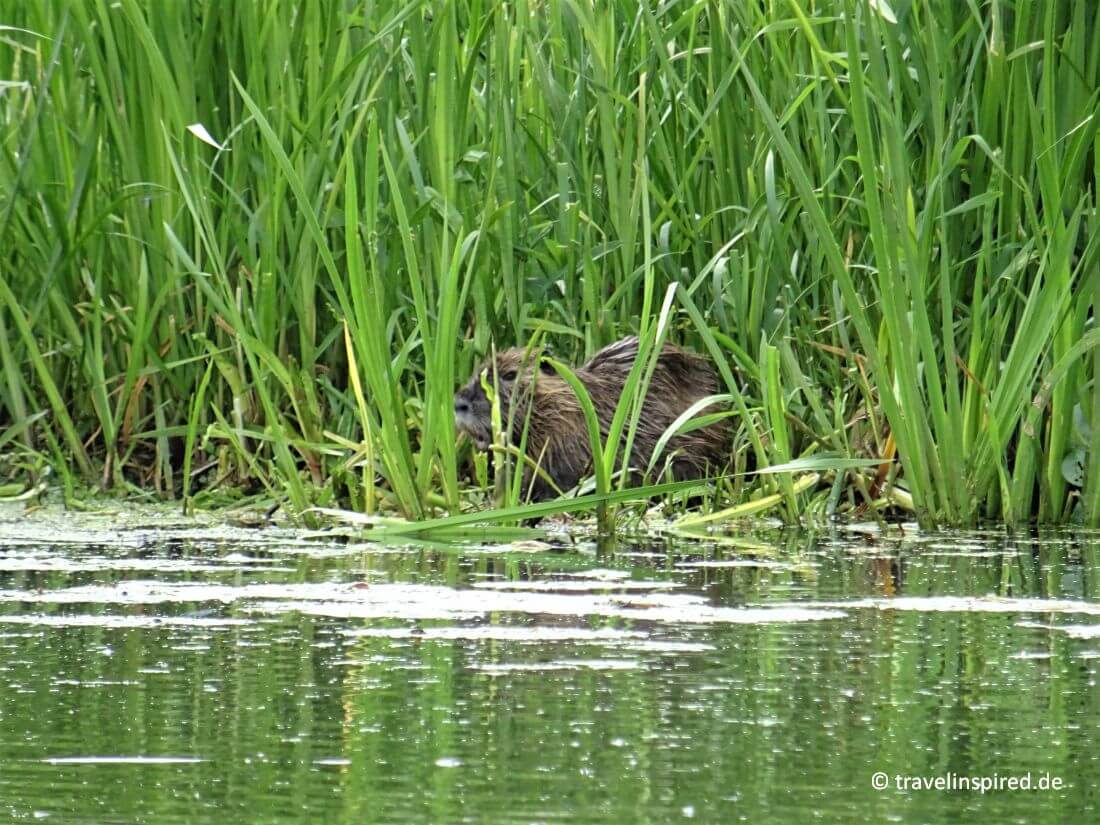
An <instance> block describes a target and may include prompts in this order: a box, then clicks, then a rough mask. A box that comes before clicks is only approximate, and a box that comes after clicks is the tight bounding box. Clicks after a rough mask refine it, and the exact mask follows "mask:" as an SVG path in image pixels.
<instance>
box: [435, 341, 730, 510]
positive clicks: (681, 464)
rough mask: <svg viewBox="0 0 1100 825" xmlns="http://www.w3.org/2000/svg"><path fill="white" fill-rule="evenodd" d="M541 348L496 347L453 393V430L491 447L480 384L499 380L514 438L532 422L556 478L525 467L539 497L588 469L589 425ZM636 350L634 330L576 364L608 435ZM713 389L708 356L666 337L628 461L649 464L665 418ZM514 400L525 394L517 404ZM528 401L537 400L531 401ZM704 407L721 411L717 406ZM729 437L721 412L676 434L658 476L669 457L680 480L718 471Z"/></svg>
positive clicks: (641, 466) (532, 446)
mask: <svg viewBox="0 0 1100 825" xmlns="http://www.w3.org/2000/svg"><path fill="white" fill-rule="evenodd" d="M541 355H542V354H541V353H540V352H538V351H529V350H524V349H509V350H505V351H503V352H499V353H497V356H496V359H495V360H494V359H491V358H490V359H489V360H487V361H486V362H485V363H484V364H482V365H481V366H480V367H478V369H477V370H476V371H475V372H474V374H473V377H471V378H470V380H469V381H468V382H467V384H466V385H465V386H464V387H462V388H461V389H459V390H458V392H456V393H455V426H456V429H457V430H458V431H460V432H465V433H466V434H467V435H469V436H470V438H471V439H472V440H473V442H474V444H475V446H476V447H477V448H478V449H479V450H487V449H488V447H489V444H490V443H491V442H492V440H493V438H492V427H491V423H490V422H491V407H490V404H489V400H488V399H487V398H486V395H485V390H484V389H483V388H482V385H481V380H482V379H481V377H482V375H485V378H486V381H487V382H488V383H489V384H490V385H493V386H495V389H496V394H497V395H498V397H499V398H500V409H501V418H502V421H503V422H504V426H505V428H506V429H507V428H508V421H509V420H511V430H510V433H511V436H510V442H511V443H512V444H515V445H517V446H518V445H519V444H520V442H521V437H522V434H523V431H524V426H525V425H526V427H527V455H528V456H530V457H531V459H532V460H533V461H536V462H538V463H539V466H540V467H541V468H542V469H543V470H545V472H546V473H547V475H549V476H550V478H552V479H553V481H554V484H553V485H551V484H549V483H547V481H546V480H545V479H544V478H543V477H542V475H541V474H539V475H538V476H537V477H536V478H535V479H534V481H533V483H532V482H531V473H530V472H525V482H524V493H525V494H526V493H527V490H528V489H530V498H531V500H534V501H539V500H542V499H547V498H552V497H554V496H555V495H557V491H558V490H561V491H565V490H569V489H570V488H572V487H575V486H576V485H577V482H579V481H580V480H581V479H582V478H583V477H584V476H585V475H587V474H588V473H590V472H591V468H592V453H591V449H590V446H589V440H588V428H587V425H586V424H585V420H584V414H583V412H582V411H581V406H580V404H579V402H578V401H577V397H576V394H575V393H574V392H573V389H572V387H570V386H569V384H567V383H566V382H565V381H564V380H563V379H562V378H561V377H560V376H559V375H558V374H557V372H556V371H555V370H554V368H553V367H552V366H550V364H548V363H546V362H545V361H544V360H543V359H542V357H541ZM637 357H638V339H637V338H636V337H631V338H624V339H623V340H621V341H617V342H616V343H614V344H611V345H610V346H607V347H604V348H603V349H602V350H600V351H599V352H597V353H596V354H595V355H594V356H592V359H591V360H590V361H589V362H588V363H587V364H585V365H584V366H583V367H580V368H579V369H577V370H576V375H577V378H578V379H580V382H581V383H582V384H583V385H584V387H585V389H587V390H588V393H589V395H590V396H591V398H592V402H593V405H594V406H595V408H596V414H597V417H598V419H599V422H600V435H601V437H602V438H606V437H607V432H608V430H609V429H610V425H611V420H612V418H613V417H614V415H615V407H616V405H617V404H618V403H619V396H620V395H621V394H622V391H623V385H624V384H625V383H626V379H627V375H628V374H629V373H630V369H631V367H632V366H633V365H634V361H635V359H636V358H637ZM532 379H534V380H532ZM532 388H533V390H534V392H533V394H532V393H531V392H530V390H531V389H532ZM717 392H719V387H718V379H717V377H716V376H715V374H714V370H713V369H712V367H711V365H710V363H709V362H708V361H707V360H706V359H705V358H703V357H702V356H700V355H697V354H695V353H693V352H688V351H687V350H684V349H680V348H679V347H676V346H673V345H672V344H665V346H664V349H663V350H662V351H661V355H660V356H659V357H658V359H657V365H656V367H655V368H654V371H653V377H652V378H651V379H650V382H649V388H648V391H647V393H646V397H645V402H644V404H643V406H642V413H641V416H640V417H639V419H638V427H637V430H636V431H635V434H634V443H633V447H632V450H631V459H630V466H631V468H633V469H634V470H640V471H645V470H646V468H647V467H648V466H649V462H650V458H651V457H652V455H653V451H654V448H655V447H656V445H657V442H658V441H659V440H660V438H661V436H662V435H663V434H664V432H665V430H666V429H667V428H668V426H669V425H670V424H672V422H673V421H675V420H676V418H677V417H678V416H679V415H680V414H681V413H683V412H684V411H685V410H687V408H688V407H690V406H691V405H692V404H694V403H695V402H696V401H698V400H699V399H701V398H703V397H705V396H708V395H714V394H716V393H717ZM513 400H518V401H519V402H520V403H517V404H514V405H513V403H512V402H513ZM528 400H530V401H532V402H533V403H530V404H529V403H527V401H528ZM706 412H708V413H709V412H715V410H714V408H713V407H711V408H709V409H707V410H706ZM627 431H628V425H624V427H623V436H622V437H623V441H624V442H625V440H626V434H627ZM730 436H731V432H730V426H729V423H728V421H726V420H725V419H722V420H720V421H718V422H716V423H713V424H709V425H707V426H706V427H701V428H699V429H695V430H692V431H691V432H687V433H682V434H678V435H676V436H674V437H673V438H671V439H670V440H669V442H668V443H667V444H666V445H665V448H664V450H663V451H662V453H661V455H660V456H659V457H658V460H657V462H656V464H655V466H654V475H657V474H660V473H661V471H662V470H663V469H664V468H665V465H666V462H671V465H670V468H671V471H672V476H673V477H674V478H676V479H689V478H700V477H702V476H705V475H706V474H707V473H708V471H709V472H712V473H713V472H717V471H718V470H719V469H720V468H721V467H723V466H724V465H725V464H726V463H727V462H728V461H729V457H730V441H731V438H730ZM555 486H556V488H557V489H555Z"/></svg>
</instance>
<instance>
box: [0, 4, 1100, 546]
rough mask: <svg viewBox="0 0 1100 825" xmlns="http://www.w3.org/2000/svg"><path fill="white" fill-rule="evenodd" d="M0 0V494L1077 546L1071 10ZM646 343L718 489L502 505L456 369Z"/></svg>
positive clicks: (1074, 7) (1093, 55)
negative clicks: (715, 427) (534, 345)
mask: <svg viewBox="0 0 1100 825" xmlns="http://www.w3.org/2000/svg"><path fill="white" fill-rule="evenodd" d="M2 6H3V15H2V16H0V134H2V139H0V491H2V492H4V493H8V494H14V493H18V492H20V491H28V490H35V489H40V488H41V486H42V485H43V484H45V483H47V482H48V483H50V484H53V483H55V479H56V483H59V484H60V485H61V486H62V487H63V488H64V490H65V491H66V496H67V498H68V499H69V500H76V499H78V498H79V496H80V495H82V494H83V493H82V491H84V490H88V489H90V488H92V487H95V488H99V489H104V490H107V491H109V492H110V493H111V494H113V495H130V494H134V495H140V496H148V497H154V498H160V499H167V500H175V501H183V502H184V503H185V506H203V507H205V506H213V505H216V504H218V503H223V504H224V503H228V502H231V501H234V500H237V501H239V500H255V501H262V502H282V503H285V506H286V507H287V508H288V509H289V510H290V511H292V512H297V513H303V512H306V511H307V510H309V509H310V508H341V509H345V510H353V511H358V512H361V513H365V514H367V515H382V516H396V517H400V518H403V519H408V520H415V521H421V520H424V521H425V523H427V524H437V525H442V526H448V525H450V526H458V525H460V524H463V523H469V522H473V521H476V520H484V519H485V518H490V519H493V520H497V521H512V522H513V523H514V522H516V521H520V520H524V519H530V518H533V517H536V516H539V515H546V514H550V513H554V512H563V511H567V510H571V511H588V512H591V511H598V513H599V516H600V519H601V522H605V523H606V520H609V519H611V518H612V517H613V512H612V511H613V510H614V509H615V508H616V507H618V506H620V505H623V504H624V503H627V502H639V501H640V502H641V506H647V505H652V504H654V503H655V502H656V503H663V504H665V505H667V506H666V507H665V512H666V514H672V515H674V516H679V517H680V518H681V520H682V523H684V524H685V525H688V526H696V527H701V526H704V525H721V524H722V523H723V522H724V521H727V520H730V519H734V518H739V517H745V516H750V515H759V514H768V515H775V516H778V517H779V518H782V519H784V520H787V521H797V520H799V519H802V518H824V517H830V516H841V517H843V516H858V517H861V518H893V517H899V516H900V517H904V518H907V519H916V520H918V521H920V522H921V523H922V524H924V525H932V524H942V525H970V524H974V523H977V522H979V521H984V520H1000V521H1005V522H1008V523H1020V522H1027V521H1040V522H1048V523H1062V522H1077V523H1084V524H1089V525H1098V524H1100V384H1098V383H1097V382H1096V380H1095V379H1096V378H1097V376H1098V375H1100V349H1098V348H1097V346H1096V345H1097V344H1098V343H1100V329H1098V328H1097V325H1096V322H1095V317H1096V314H1097V305H1098V303H1100V269H1098V265H1100V216H1098V213H1097V199H1096V198H1097V177H1098V174H1097V173H1098V170H1100V131H1098V130H1100V116H1098V112H1100V83H1098V80H1100V20H1098V19H1097V17H1098V16H1100V11H1098V9H1097V6H1096V4H1095V3H1094V2H1092V0H1064V1H1063V2H1051V3H1045V4H1034V3H1029V2H1011V0H1004V2H1000V1H999V0H993V1H992V2H973V3H969V2H968V3H962V2H954V0H912V2H891V3H887V2H886V1H885V0H822V1H821V2H809V1H808V0H788V2H779V0H744V2H737V3H704V2H701V1H700V2H684V3H670V4H664V5H657V4H651V3H641V4H637V3H624V2H608V3H589V2H557V0H547V2H541V3H522V2H521V3H516V4H507V5H505V4H495V3H480V2H474V0H455V2H413V3H405V2H401V3H388V2H380V3H367V4H364V3H361V2H350V0H306V2H291V1H290V0H270V1H269V0H263V2H261V1H260V0H241V2H237V3H233V4H225V3H219V2H202V1H201V0H191V2H178V3H164V4H155V12H154V11H151V9H152V8H153V7H152V6H150V5H149V4H143V3H140V2H138V0H119V2H113V3H107V2H87V3H84V2H78V3H71V2H65V0H42V2H35V3H17V2H6V3H3V4H2ZM632 334H637V335H639V337H640V339H641V341H642V350H643V352H644V353H647V354H648V353H651V352H657V351H659V348H660V344H661V342H662V341H665V340H667V341H674V342H676V343H678V344H681V345H683V346H687V347H689V348H691V349H694V350H695V351H697V352H700V353H704V354H707V355H708V356H709V357H710V358H711V359H712V360H713V361H714V364H715V366H716V368H717V370H718V372H719V374H720V378H721V379H722V382H723V384H724V397H723V399H722V400H723V402H724V403H725V404H726V406H727V408H728V409H729V410H731V411H732V416H731V421H732V422H733V426H734V429H735V431H736V435H735V450H734V455H733V456H732V460H731V465H730V467H729V468H728V473H727V474H726V475H725V476H724V477H722V478H721V479H719V480H716V481H714V482H712V483H708V484H706V485H702V486H700V485H698V484H689V485H686V486H685V485H680V486H671V487H670V486H668V485H664V480H663V479H661V478H652V479H649V482H650V484H651V486H650V487H647V488H641V489H627V490H623V489H620V486H621V479H622V477H623V474H621V473H618V472H617V471H618V470H620V469H621V467H620V464H621V456H619V455H618V453H617V451H616V449H614V448H615V446H616V444H611V445H610V448H606V449H602V450H596V451H594V452H596V453H598V454H599V455H600V457H601V460H599V461H597V462H596V466H595V467H594V468H593V479H592V481H591V483H590V484H589V485H588V486H587V487H584V486H583V485H582V489H581V495H580V496H579V497H578V498H576V499H572V500H570V499H565V500H558V501H550V502H542V503H539V504H536V505H523V503H522V502H521V501H520V491H519V490H518V485H514V484H512V485H507V484H501V485H500V486H501V487H502V490H503V495H495V494H494V491H493V482H492V481H491V480H490V479H491V477H492V476H493V473H491V467H490V466H489V465H490V464H495V465H497V473H496V477H497V478H500V479H504V478H507V477H508V474H507V472H505V471H504V469H503V467H502V466H501V465H502V463H503V462H505V461H507V460H508V452H507V450H497V451H495V452H494V454H493V458H492V459H490V460H486V459H485V458H476V459H475V458H473V457H472V456H471V451H470V446H469V445H468V444H466V443H465V442H456V439H455V432H454V421H453V408H452V403H453V401H452V398H453V393H454V391H455V389H456V387H457V386H458V385H459V384H460V383H462V382H464V381H465V380H466V379H467V378H468V376H469V375H470V373H471V371H472V369H473V367H474V365H475V364H476V363H478V362H480V361H481V360H482V358H484V356H485V355H486V354H487V353H489V352H490V351H491V349H492V348H493V347H494V346H496V347H498V348H504V347H508V346H515V345H520V346H522V345H524V344H525V343H526V342H528V341H530V340H532V339H535V340H538V341H540V342H544V343H546V344H547V345H549V346H550V348H551V351H552V352H553V353H554V356H555V359H556V361H555V363H556V365H557V366H558V367H562V369H566V368H565V367H564V365H565V364H577V363H582V362H583V361H584V360H585V358H586V356H588V355H591V354H592V353H593V352H595V351H596V350H598V349H599V348H600V347H602V346H604V345H606V344H608V343H610V342H612V341H615V340H617V339H619V338H621V337H623V336H626V335H632ZM566 371H567V369H566ZM564 374H565V373H563V375H564ZM644 380H645V370H644V369H639V370H637V371H636V374H632V379H631V383H629V384H628V391H627V392H626V393H624V397H627V400H626V401H625V402H624V404H623V405H622V412H621V416H620V417H621V425H622V431H623V432H624V433H625V434H626V436H627V437H629V432H630V427H631V421H632V420H636V415H634V413H633V412H632V410H634V409H636V407H632V406H631V401H633V400H636V399H637V398H640V397H641V395H640V394H641V392H642V388H643V386H644ZM604 446H606V445H601V447H604ZM620 452H621V451H620ZM49 473H52V474H53V475H52V477H49V478H47V476H48V474H49ZM513 477H514V476H513ZM43 479H45V481H43ZM494 505H498V510H497V511H495V512H494V513H493V514H491V515H489V516H486V514H485V513H484V512H482V511H483V510H485V509H486V508H491V507H494Z"/></svg>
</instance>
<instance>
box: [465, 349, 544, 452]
mask: <svg viewBox="0 0 1100 825" xmlns="http://www.w3.org/2000/svg"><path fill="white" fill-rule="evenodd" d="M541 357H542V353H541V352H540V351H539V350H526V349H521V348H518V347H517V348H514V349H507V350H503V351H502V352H498V353H497V354H496V358H493V357H489V358H487V359H486V360H485V361H484V363H482V364H481V365H480V366H479V367H478V368H477V369H476V370H474V374H473V375H472V376H471V377H470V380H469V381H467V382H466V384H465V386H463V387H461V388H460V389H459V390H458V392H456V393H455V429H456V430H458V431H459V432H464V433H466V434H467V435H469V436H470V438H471V439H472V440H473V442H474V444H475V445H476V446H477V448H478V449H479V450H486V449H488V448H489V444H491V443H492V441H493V430H492V405H491V404H490V403H489V399H488V397H486V395H485V389H484V388H483V387H482V386H481V381H482V376H484V377H485V382H486V383H487V384H488V385H489V386H491V387H493V392H494V393H495V394H496V396H497V398H499V399H500V410H501V415H502V416H503V418H504V419H505V422H507V419H508V417H509V414H511V415H512V416H513V418H515V417H522V416H523V414H524V413H523V412H521V411H520V409H521V408H520V407H518V406H517V408H516V411H515V412H514V413H513V412H511V410H512V402H513V400H517V399H530V398H531V397H532V394H531V392H530V390H531V388H532V386H534V387H535V388H536V390H535V391H536V392H538V391H540V390H541V389H542V388H544V387H545V385H546V384H548V383H551V382H553V381H558V382H561V379H560V378H558V377H557V373H556V372H555V371H554V368H553V367H551V366H550V365H549V364H547V363H544V362H542V360H541ZM536 365H537V368H536ZM536 370H537V375H536ZM533 379H535V380H533ZM561 383H564V382H561ZM520 425H521V426H522V421H520Z"/></svg>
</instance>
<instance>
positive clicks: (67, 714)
mask: <svg viewBox="0 0 1100 825" xmlns="http://www.w3.org/2000/svg"><path fill="white" fill-rule="evenodd" d="M33 529H34V528H33V525H32V526H28V525H25V524H19V523H15V524H0V672H2V676H3V682H4V685H5V689H4V690H3V691H2V692H0V760H2V770H0V818H4V817H6V818H7V819H10V820H12V821H20V820H32V819H44V820H45V821H47V822H66V823H68V822H73V823H75V822H80V823H92V822H95V823H101V822H156V823H164V822H181V823H182V822H189V823H191V822H210V823H215V822H217V823H222V822H302V821H317V822H345V821H346V822H349V823H351V822H355V823H360V822H395V821H400V822H408V821H414V822H458V821H491V822H538V821H585V822H615V823H619V822H645V821H654V822H662V821H669V820H677V821H678V820H681V819H691V818H694V819H695V820H697V821H702V822H716V821H722V822H726V821H745V822H759V821H763V820H765V819H768V820H775V821H780V822H782V821H788V820H793V819H796V818H797V819H800V820H815V821H821V822H838V823H840V822H850V821H851V819H852V811H853V810H859V811H860V817H861V818H863V819H866V820H867V821H871V822H879V821H896V822H921V823H923V822H956V821H968V820H970V819H972V818H974V817H977V816H983V817H997V818H998V819H1004V820H1006V821H1020V822H1024V821H1026V822H1052V823H1053V822H1069V821H1081V822H1090V821H1096V819H1097V816H1098V815H1100V812H1098V810H1097V807H1098V803H1097V800H1096V795H1095V792H1094V791H1093V788H1094V787H1096V786H1097V780H1098V779H1100V767H1098V766H1100V744H1097V742H1096V740H1097V737H1096V735H1095V734H1096V731H1097V730H1098V729H1100V694H1098V688H1097V673H1096V670H1097V657H1100V599H1098V598H1097V584H1096V580H1097V576H1096V574H1097V572H1098V571H1100V553H1098V548H1100V543H1098V542H1097V540H1096V538H1095V537H1089V536H1086V537H1080V536H1078V537H1073V536H1069V535H1067V534H1063V533H1052V534H1049V535H1043V536H1038V537H1027V538H1024V539H1020V538H1016V539H1006V538H1004V537H1003V536H1000V535H997V534H982V533H972V532H971V533H964V534H937V535H934V536H919V535H916V534H907V535H904V536H897V537H889V536H870V537H868V536H862V535H851V534H845V533H830V534H822V535H818V536H815V535H806V534H805V533H793V532H791V533H766V532H757V533H751V534H750V533H746V534H744V535H737V536H722V537H714V538H711V539H699V540H690V541H689V540H672V539H669V540H659V541H656V540H653V539H652V538H651V539H648V540H644V541H637V542H630V541H627V542H623V543H622V545H621V546H620V547H619V548H618V551H617V552H615V553H614V554H611V555H603V556H601V557H600V558H598V559H597V557H596V554H595V552H594V550H593V549H592V548H589V547H587V546H586V545H584V544H583V543H582V544H580V545H579V546H578V548H577V549H573V550H570V551H568V552H554V551H552V550H549V549H546V548H542V547H538V548H536V549H537V550H538V552H532V551H531V548H529V547H527V548H524V549H523V552H510V551H509V550H508V549H507V548H502V549H499V550H496V551H493V550H492V549H487V548H485V547H484V546H481V547H477V548H469V549H464V548H462V547H455V548H439V547H435V546H433V547H419V548H418V547H412V548H405V549H401V550H397V549H395V548H374V547H372V546H370V545H358V546H348V545H347V544H340V545H337V544H333V543H326V542H323V541H322V540H320V539H317V538H314V539H311V540H306V539H303V538H302V537H301V536H292V537H291V536H286V535H282V534H279V533H275V532H271V531H264V532H261V533H252V534H246V535H243V536H242V535H227V534H225V533H221V532H218V531H206V532H204V531H201V530H194V529H189V530H188V531H186V532H183V533H180V532H178V531H177V532H176V533H174V534H173V538H172V541H173V543H172V545H171V550H170V551H169V550H167V549H165V548H166V547H167V545H165V544H164V543H163V542H164V539H165V536H164V535H162V534H158V533H155V532H149V531H146V532H144V533H142V534H140V535H130V534H124V535H121V536H119V535H118V534H113V535H114V536H115V537H114V538H112V534H110V533H109V531H102V530H101V531H96V530H95V529H91V528H88V527H86V526H82V527H81V529H80V533H79V535H80V538H81V541H65V542H64V543H58V542H54V541H51V540H50V539H49V538H48V537H47V536H46V535H39V534H34V533H33ZM5 536H8V538H5ZM875 772H883V773H885V774H886V775H887V777H888V778H889V782H890V784H889V785H888V787H886V788H885V789H884V790H876V789H875V788H873V787H872V775H873V774H874V773H875ZM1029 773H1030V775H1032V776H1033V777H1035V779H1036V781H1037V780H1038V778H1039V777H1040V776H1042V775H1051V776H1055V777H1059V778H1061V779H1062V780H1063V781H1064V782H1065V784H1066V785H1067V786H1068V787H1066V788H1064V789H1062V790H1059V791H1052V790H1045V791H1040V790H1032V791H1007V790H1004V791H993V792H989V793H984V794H982V793H977V792H968V791H942V790H941V791H937V790H927V791H926V790H912V789H908V790H899V789H898V788H897V787H896V781H895V779H894V778H895V777H897V776H899V775H905V776H906V777H911V776H920V777H928V778H930V779H934V778H935V777H940V776H948V775H954V776H993V775H994V774H997V775H1001V776H1025V775H1028V774H1029Z"/></svg>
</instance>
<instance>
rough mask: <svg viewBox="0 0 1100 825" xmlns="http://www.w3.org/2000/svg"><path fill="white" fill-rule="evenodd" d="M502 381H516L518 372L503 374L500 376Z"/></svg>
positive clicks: (512, 371) (510, 371)
mask: <svg viewBox="0 0 1100 825" xmlns="http://www.w3.org/2000/svg"><path fill="white" fill-rule="evenodd" d="M500 380H501V381H515V380H516V371H515V370H508V371H507V372H502V373H501V374H500Z"/></svg>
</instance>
